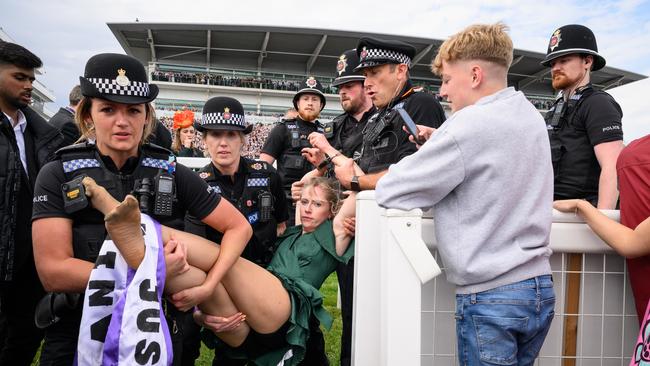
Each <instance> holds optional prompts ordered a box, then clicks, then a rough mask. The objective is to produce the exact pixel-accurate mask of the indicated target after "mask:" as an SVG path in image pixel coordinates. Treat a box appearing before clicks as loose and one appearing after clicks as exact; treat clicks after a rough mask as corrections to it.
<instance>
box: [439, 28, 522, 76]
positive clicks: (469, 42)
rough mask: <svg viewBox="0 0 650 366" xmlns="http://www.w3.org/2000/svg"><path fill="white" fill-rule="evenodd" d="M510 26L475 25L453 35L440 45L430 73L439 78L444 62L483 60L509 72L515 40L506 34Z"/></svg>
mask: <svg viewBox="0 0 650 366" xmlns="http://www.w3.org/2000/svg"><path fill="white" fill-rule="evenodd" d="M507 30H508V26H507V25H505V24H503V23H501V22H498V23H496V24H474V25H470V26H469V27H467V28H465V29H463V30H462V31H460V32H458V33H456V34H454V35H453V36H451V38H449V39H448V40H446V41H445V42H443V43H442V45H440V48H439V49H438V54H437V55H436V58H435V59H434V60H433V62H432V63H431V71H432V72H433V73H434V74H436V75H440V74H441V73H442V62H443V61H446V62H454V61H463V60H482V61H488V62H493V63H495V64H497V65H500V66H503V67H505V68H506V70H507V69H508V68H510V64H511V63H512V52H513V46H512V39H510V36H509V35H508V34H507V33H506V31H507Z"/></svg>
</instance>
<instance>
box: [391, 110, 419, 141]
mask: <svg viewBox="0 0 650 366" xmlns="http://www.w3.org/2000/svg"><path fill="white" fill-rule="evenodd" d="M395 109H397V113H399V115H400V116H401V117H402V120H403V121H404V126H406V130H407V131H408V132H409V134H411V136H413V139H414V140H415V143H417V144H418V145H422V144H424V143H425V142H426V140H425V139H424V138H423V137H420V136H418V126H416V125H415V122H413V119H412V118H411V116H409V114H408V113H407V112H406V111H405V110H404V108H395Z"/></svg>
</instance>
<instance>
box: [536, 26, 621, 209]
mask: <svg viewBox="0 0 650 366" xmlns="http://www.w3.org/2000/svg"><path fill="white" fill-rule="evenodd" d="M568 54H586V55H592V56H593V58H594V64H593V68H592V70H593V71H596V70H599V69H601V68H603V67H604V66H605V59H604V58H603V57H602V56H600V55H599V54H598V48H597V46H596V39H595V37H594V34H593V32H592V31H591V30H590V29H589V28H587V27H584V26H581V25H575V24H574V25H567V26H564V27H561V28H559V29H557V30H556V31H555V32H553V35H552V36H551V40H550V42H549V46H548V52H547V55H546V58H545V59H544V61H542V65H544V66H550V63H551V61H552V60H554V59H556V58H558V57H561V56H564V55H568ZM622 117H623V112H622V111H621V107H620V106H619V105H618V103H616V101H615V100H614V98H613V97H612V96H611V95H609V94H607V93H606V92H604V91H601V90H596V89H595V88H594V87H593V85H591V84H587V85H585V86H582V87H579V88H577V89H576V90H575V92H574V93H573V94H572V95H570V96H565V95H563V93H562V92H560V93H559V95H558V97H557V99H556V101H555V103H554V104H553V106H552V107H551V108H550V109H549V111H548V112H547V114H546V117H545V120H546V127H547V129H548V132H549V138H550V141H551V153H552V154H551V155H552V160H553V171H554V174H555V194H554V199H556V200H557V199H569V198H583V199H586V200H588V201H590V202H591V203H592V204H593V205H596V204H597V203H598V182H599V179H600V171H601V169H600V164H599V163H598V160H597V159H596V154H595V153H594V146H596V145H598V144H601V143H604V142H610V141H619V140H623V130H622V127H621V119H622Z"/></svg>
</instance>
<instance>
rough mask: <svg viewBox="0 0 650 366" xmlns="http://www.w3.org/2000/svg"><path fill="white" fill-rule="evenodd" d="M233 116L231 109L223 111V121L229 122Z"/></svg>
mask: <svg viewBox="0 0 650 366" xmlns="http://www.w3.org/2000/svg"><path fill="white" fill-rule="evenodd" d="M231 116H232V115H231V114H230V108H228V107H226V108H224V109H223V119H225V120H228V119H230V117H231Z"/></svg>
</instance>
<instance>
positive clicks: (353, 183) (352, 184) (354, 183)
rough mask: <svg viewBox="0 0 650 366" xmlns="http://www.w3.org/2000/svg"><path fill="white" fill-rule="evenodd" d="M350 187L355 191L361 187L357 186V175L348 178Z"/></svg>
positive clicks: (358, 190)
mask: <svg viewBox="0 0 650 366" xmlns="http://www.w3.org/2000/svg"><path fill="white" fill-rule="evenodd" d="M350 189H351V190H353V191H355V192H360V191H361V187H360V186H359V177H358V176H356V175H354V176H352V179H351V180H350Z"/></svg>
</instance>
